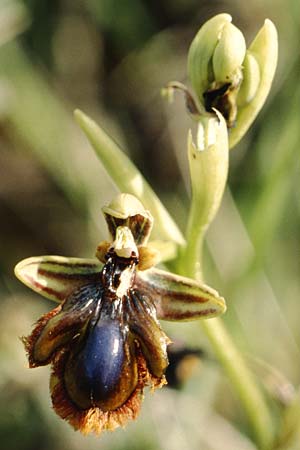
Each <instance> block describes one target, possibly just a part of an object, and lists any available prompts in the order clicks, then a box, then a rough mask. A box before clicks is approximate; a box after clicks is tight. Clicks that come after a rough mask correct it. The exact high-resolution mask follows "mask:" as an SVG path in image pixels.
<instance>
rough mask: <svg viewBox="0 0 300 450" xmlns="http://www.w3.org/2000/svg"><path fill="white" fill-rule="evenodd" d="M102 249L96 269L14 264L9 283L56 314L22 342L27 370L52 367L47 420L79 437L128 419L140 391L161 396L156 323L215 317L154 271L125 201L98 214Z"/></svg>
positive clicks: (192, 291)
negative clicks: (47, 302)
mask: <svg viewBox="0 0 300 450" xmlns="http://www.w3.org/2000/svg"><path fill="white" fill-rule="evenodd" d="M103 213H104V216H105V219H106V222H107V225H108V229H109V234H110V240H109V241H103V242H101V243H100V244H99V246H98V248H97V252H96V257H97V259H95V260H94V259H83V258H67V257H61V256H40V257H32V258H27V259H25V260H23V261H21V262H20V263H19V264H17V266H16V268H15V273H16V276H17V277H18V278H19V279H20V280H21V281H22V282H23V283H24V284H25V285H27V286H28V287H30V288H31V289H33V290H34V291H36V292H38V293H39V294H41V295H42V296H44V297H46V298H49V299H51V300H54V301H55V302H57V303H58V306H56V308H54V309H53V310H52V311H50V312H48V313H46V314H44V315H43V316H42V317H41V318H40V319H39V320H38V321H37V323H36V325H35V327H34V329H33V331H32V333H31V334H30V335H29V336H28V337H24V338H23V342H24V345H25V349H26V351H27V354H28V360H29V367H30V368H33V367H38V366H44V365H47V364H51V366H52V372H51V378H50V392H51V398H52V403H53V407H54V410H55V412H56V413H57V414H58V415H59V416H60V417H61V418H63V419H65V420H66V421H68V422H69V423H70V424H71V425H72V426H73V428H74V429H75V430H80V431H81V432H82V433H83V434H88V433H90V432H94V433H96V434H99V433H100V432H101V431H102V430H114V429H115V428H116V427H118V426H124V425H125V424H126V423H127V421H128V420H129V419H134V418H136V416H137V414H138V412H139V410H140V405H141V402H142V399H143V390H144V388H145V386H150V387H152V388H157V387H161V386H163V385H164V384H165V383H166V381H165V375H164V373H165V370H166V368H167V366H168V357H167V346H168V344H169V343H170V342H171V341H170V339H169V338H168V337H167V335H166V334H165V333H164V331H163V330H162V328H161V325H160V323H159V319H162V320H171V321H184V320H193V319H200V318H211V317H215V316H218V315H220V314H222V313H223V312H224V311H225V309H226V306H225V301H224V299H223V298H222V297H221V296H219V294H218V293H217V292H216V291H215V290H214V289H212V288H210V287H208V286H206V285H204V284H201V283H198V282H196V281H194V280H192V279H189V278H186V277H182V276H178V275H175V274H173V273H170V272H167V271H164V270H161V269H156V268H154V267H153V266H154V264H156V263H157V262H158V260H159V255H158V253H157V251H155V250H154V249H153V248H151V246H150V245H147V244H148V239H149V236H150V233H151V229H152V225H153V219H152V216H151V214H150V212H149V211H147V210H145V209H144V207H143V205H142V204H141V203H140V202H139V200H137V199H136V198H135V197H134V196H132V195H130V194H119V195H118V196H117V198H116V199H115V200H113V201H112V202H111V203H110V204H109V205H108V206H106V207H104V208H103Z"/></svg>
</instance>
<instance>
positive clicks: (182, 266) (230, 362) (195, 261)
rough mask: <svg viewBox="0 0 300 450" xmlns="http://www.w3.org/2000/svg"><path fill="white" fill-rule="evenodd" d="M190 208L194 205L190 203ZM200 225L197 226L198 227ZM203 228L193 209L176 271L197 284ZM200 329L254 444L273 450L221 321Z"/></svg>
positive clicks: (269, 430)
mask: <svg viewBox="0 0 300 450" xmlns="http://www.w3.org/2000/svg"><path fill="white" fill-rule="evenodd" d="M192 205H193V202H192ZM199 222H200V223H199ZM206 228H207V227H206V226H205V225H203V224H201V221H199V211H198V214H196V213H195V211H194V208H193V206H192V208H191V211H190V216H189V222H188V227H187V244H186V246H185V247H184V249H182V252H181V255H180V262H179V267H178V269H179V270H180V273H181V274H183V275H186V276H189V277H191V278H196V279H198V280H199V281H200V280H201V278H202V271H201V253H202V246H203V240H204V233H205V230H206ZM201 324H202V327H203V329H204V331H205V333H206V335H207V337H208V338H209V340H210V342H211V345H212V347H213V349H214V351H215V354H216V356H217V357H218V359H219V361H220V363H221V364H222V366H223V368H224V370H225V372H226V373H227V376H228V378H229V379H230V381H231V383H232V385H233V387H234V389H235V390H236V392H237V394H238V395H239V398H240V401H241V402H242V404H243V406H244V409H245V412H246V413H247V415H248V418H249V421H250V422H251V425H252V428H253V432H254V433H255V436H256V440H257V444H258V445H259V448H260V449H261V450H268V449H271V448H272V442H273V425H272V419H271V416H270V413H269V410H268V407H267V405H266V402H265V399H264V397H263V394H262V392H261V391H260V388H259V386H258V385H257V383H256V381H255V379H254V377H253V375H252V373H251V372H250V370H249V368H248V367H247V365H246V363H245V361H244V358H243V356H242V355H241V353H240V352H239V350H238V348H237V347H236V346H235V343H234V341H233V339H232V338H231V336H230V334H229V332H228V331H227V329H226V327H225V324H224V322H223V321H222V319H220V318H216V319H209V320H203V321H202V322H201Z"/></svg>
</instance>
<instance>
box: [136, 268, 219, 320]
mask: <svg viewBox="0 0 300 450" xmlns="http://www.w3.org/2000/svg"><path fill="white" fill-rule="evenodd" d="M135 285H136V286H137V288H138V289H139V290H140V291H142V292H143V293H145V295H149V296H150V297H151V298H152V299H153V302H154V304H155V307H156V313H157V318H158V319H162V320H169V321H173V320H174V321H190V320H198V319H201V318H203V319H208V318H211V317H216V316H219V315H221V314H223V313H224V312H225V311H226V304H225V300H224V298H223V297H221V296H220V295H219V294H218V292H217V291H216V290H214V289H212V288H211V287H209V286H207V285H206V284H203V283H199V282H197V281H195V280H192V279H191V278H187V277H182V276H180V275H176V274H173V273H171V272H166V271H164V270H160V269H155V268H152V269H149V270H146V271H143V272H138V273H137V275H136V280H135Z"/></svg>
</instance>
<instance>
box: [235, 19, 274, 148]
mask: <svg viewBox="0 0 300 450" xmlns="http://www.w3.org/2000/svg"><path fill="white" fill-rule="evenodd" d="M249 52H250V54H251V58H254V59H255V61H256V62H257V65H258V67H259V83H258V87H257V89H256V92H255V95H254V96H253V98H252V100H251V101H250V102H249V103H246V104H245V105H244V106H241V107H239V108H238V113H237V118H236V127H235V128H232V129H231V130H230V133H229V147H230V148H232V147H234V146H235V145H236V144H237V143H238V142H239V140H240V139H241V138H242V137H243V136H244V134H245V133H246V132H247V130H248V128H249V127H250V126H251V124H252V122H253V121H254V119H255V117H256V116H257V114H258V113H259V111H260V109H261V108H262V106H263V104H264V102H265V100H266V98H267V95H268V94H269V92H270V89H271V85H272V81H273V78H274V75H275V70H276V66H277V58H278V37H277V31H276V28H275V25H274V24H273V22H271V20H269V19H266V20H265V23H264V25H263V27H262V28H261V29H260V31H259V32H258V34H257V35H256V37H255V39H254V41H253V42H252V44H251V45H250V47H249ZM255 65H256V64H255V63H253V64H252V67H251V68H249V69H250V70H249V71H246V72H245V83H248V84H250V83H252V84H253V83H257V68H255V67H254V66H255ZM249 76H253V77H254V80H249ZM247 77H248V78H247ZM243 83H244V82H243ZM243 83H242V86H241V89H243ZM237 102H238V103H240V100H239V96H238V97H237Z"/></svg>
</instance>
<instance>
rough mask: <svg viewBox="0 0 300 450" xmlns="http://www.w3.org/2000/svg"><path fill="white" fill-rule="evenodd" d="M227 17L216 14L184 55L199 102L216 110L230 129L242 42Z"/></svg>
mask: <svg viewBox="0 0 300 450" xmlns="http://www.w3.org/2000/svg"><path fill="white" fill-rule="evenodd" d="M231 20H232V18H231V16H230V15H229V14H218V15H217V16H215V17H213V18H212V19H210V20H209V21H207V22H206V23H205V24H204V25H203V26H202V27H201V28H200V30H199V32H198V34H197V35H196V37H195V39H194V41H193V42H192V45H191V47H190V51H189V55H188V72H189V75H190V78H191V82H192V85H193V87H194V89H195V91H196V94H197V96H198V98H199V101H200V102H201V103H202V104H203V105H204V107H205V109H206V110H207V111H209V112H211V111H212V110H213V108H216V109H218V110H219V111H220V112H221V113H222V114H223V116H224V117H225V119H226V121H227V126H228V127H231V126H233V125H234V123H235V118H236V113H237V111H236V95H237V92H238V89H239V86H240V84H241V82H242V79H243V77H242V64H243V60H244V58H245V54H246V43H245V39H244V36H243V34H242V33H241V31H240V30H239V29H238V28H236V27H235V26H234V25H232V24H231Z"/></svg>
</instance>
